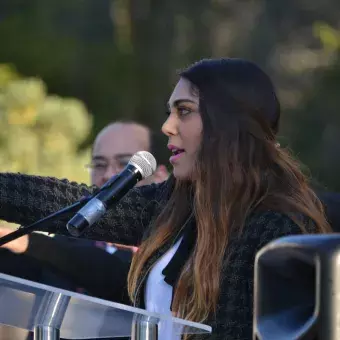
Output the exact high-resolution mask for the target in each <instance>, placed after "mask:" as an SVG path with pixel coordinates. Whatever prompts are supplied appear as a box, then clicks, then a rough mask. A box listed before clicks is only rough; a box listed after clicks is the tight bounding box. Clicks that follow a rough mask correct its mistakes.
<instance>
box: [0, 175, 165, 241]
mask: <svg viewBox="0 0 340 340" xmlns="http://www.w3.org/2000/svg"><path fill="white" fill-rule="evenodd" d="M162 185H163V184H152V185H148V186H142V187H137V188H134V189H132V190H130V191H129V192H128V194H127V195H125V196H124V197H123V198H122V199H121V200H120V201H119V202H118V203H117V204H115V205H114V206H112V207H111V208H109V209H108V211H107V213H106V214H105V215H104V216H103V218H101V219H100V221H98V222H97V223H96V224H94V225H93V226H92V227H91V228H88V230H87V231H85V232H84V234H83V235H82V237H85V238H90V239H96V240H103V241H108V242H117V243H122V244H128V245H137V244H139V243H140V241H141V239H142V236H143V233H144V231H145V229H146V228H147V227H148V224H149V222H150V219H151V216H152V214H153V209H151V208H150V205H149V203H150V202H152V200H154V199H155V197H156V196H157V193H158V191H159V187H160V186H162ZM95 190H96V188H95V187H88V186H86V185H84V184H81V185H79V184H77V183H74V182H69V181H67V180H58V179H56V178H51V177H40V176H29V175H23V174H14V173H1V174H0V219H3V220H6V221H8V222H13V223H18V224H21V225H29V224H30V223H33V222H35V221H38V220H39V219H41V218H43V217H46V216H48V215H50V214H52V213H54V212H56V211H58V210H60V209H62V208H64V207H67V206H69V205H71V204H73V203H75V202H77V201H78V200H79V199H81V198H82V197H84V196H87V195H90V194H92V193H93V192H94V191H95ZM151 206H152V204H151ZM68 220H69V218H67V219H64V220H63V221H61V222H59V223H53V224H51V226H50V228H49V229H48V230H44V231H48V232H51V233H58V234H65V235H68V236H69V234H68V232H67V230H66V227H65V226H66V222H67V221H68Z"/></svg>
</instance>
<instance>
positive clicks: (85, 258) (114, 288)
mask: <svg viewBox="0 0 340 340" xmlns="http://www.w3.org/2000/svg"><path fill="white" fill-rule="evenodd" d="M24 254H25V255H28V256H29V257H31V258H34V259H36V260H38V261H39V262H42V263H44V264H45V265H47V266H49V267H51V269H54V270H56V271H57V272H58V274H59V275H61V276H63V277H65V278H66V279H68V280H70V281H72V282H74V283H75V284H76V285H77V286H79V287H82V288H84V289H85V290H87V291H88V292H89V293H90V294H91V295H94V296H96V297H99V298H102V299H106V300H111V301H115V302H119V303H128V302H129V299H128V295H127V274H128V271H129V268H130V262H126V263H124V262H123V261H121V260H120V259H119V258H118V257H117V256H115V255H114V254H113V255H111V254H109V253H107V252H106V251H105V250H103V249H99V248H97V247H95V246H94V245H91V246H90V245H84V246H82V245H80V246H79V245H75V244H74V242H72V240H69V239H68V238H66V237H59V238H58V239H55V238H52V237H48V236H45V235H41V234H37V233H34V234H31V235H30V241H29V247H28V249H27V251H26V252H25V253H24ZM131 259H132V256H131Z"/></svg>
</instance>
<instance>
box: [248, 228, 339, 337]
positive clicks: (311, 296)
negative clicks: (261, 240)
mask: <svg viewBox="0 0 340 340" xmlns="http://www.w3.org/2000/svg"><path fill="white" fill-rule="evenodd" d="M255 339H256V340H273V339H275V340H338V339H340V234H327V235H297V236H289V237H283V238H280V239H278V240H275V241H273V242H271V243H270V244H268V245H267V246H265V247H264V248H262V249H261V250H260V251H259V252H258V253H257V255H256V260H255V278H254V324H253V340H255Z"/></svg>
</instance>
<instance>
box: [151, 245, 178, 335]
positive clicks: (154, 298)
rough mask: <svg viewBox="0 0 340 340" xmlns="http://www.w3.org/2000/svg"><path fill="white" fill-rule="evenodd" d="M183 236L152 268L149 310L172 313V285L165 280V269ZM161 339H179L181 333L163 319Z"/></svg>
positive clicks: (160, 326) (159, 328)
mask: <svg viewBox="0 0 340 340" xmlns="http://www.w3.org/2000/svg"><path fill="white" fill-rule="evenodd" d="M181 241H182V238H180V239H179V240H178V241H177V242H176V243H175V245H174V246H173V247H172V248H170V249H169V250H168V251H167V252H166V253H165V254H164V255H163V256H162V257H161V258H160V259H159V260H158V261H157V262H156V263H155V265H154V266H153V268H152V269H151V271H150V273H149V275H148V278H147V281H146V286H145V307H146V310H147V311H148V312H153V313H160V314H169V315H171V310H170V306H171V300H172V286H170V285H169V284H167V283H166V282H165V281H164V277H165V276H164V275H163V274H162V271H163V269H164V268H165V267H166V266H167V265H168V263H169V262H170V260H171V259H172V257H173V256H174V255H175V253H176V251H177V249H178V247H179V245H180V243H181ZM158 332H159V335H158V337H159V339H160V340H177V339H180V338H181V337H180V335H177V334H173V329H172V324H171V323H170V322H165V321H161V322H160V323H159V324H158ZM176 333H177V332H176Z"/></svg>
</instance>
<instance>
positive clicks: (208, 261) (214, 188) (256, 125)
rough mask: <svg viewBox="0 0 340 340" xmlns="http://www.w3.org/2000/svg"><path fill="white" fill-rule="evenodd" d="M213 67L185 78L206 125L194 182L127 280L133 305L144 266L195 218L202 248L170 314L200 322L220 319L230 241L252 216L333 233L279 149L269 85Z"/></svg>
mask: <svg viewBox="0 0 340 340" xmlns="http://www.w3.org/2000/svg"><path fill="white" fill-rule="evenodd" d="M213 63H214V61H203V62H201V63H199V64H196V65H194V66H193V67H191V68H190V69H189V70H187V71H185V72H184V73H182V76H183V77H186V78H187V79H189V80H190V81H191V82H192V84H193V86H194V88H195V90H196V91H198V93H199V97H200V112H201V116H202V121H203V137H202V139H203V140H202V143H201V147H200V150H199V152H198V155H197V164H196V166H195V169H194V172H193V174H194V178H195V180H194V181H193V182H192V183H189V182H182V181H176V184H175V187H174V189H173V192H172V195H171V197H170V199H169V201H168V203H167V204H166V206H165V207H164V209H163V211H162V213H161V214H160V216H158V218H157V220H156V228H155V231H154V232H153V233H152V234H151V235H150V236H149V238H147V239H146V240H145V241H144V242H143V243H142V244H141V246H140V248H139V250H138V252H137V253H136V254H135V256H134V259H133V262H132V265H131V269H130V273H129V277H128V289H129V294H130V297H131V299H133V297H134V294H135V291H136V289H137V280H138V278H139V276H140V274H141V271H142V269H143V267H144V265H145V263H146V261H147V260H148V259H149V258H150V257H151V256H152V255H153V254H154V253H155V252H156V251H157V249H159V248H160V247H161V246H162V245H163V244H165V243H166V242H167V241H168V240H169V238H171V237H172V236H173V235H174V233H176V232H177V231H178V230H179V229H180V227H181V225H182V224H183V223H184V222H185V220H186V219H187V217H188V214H189V213H190V212H192V213H193V215H194V217H195V220H196V226H197V241H196V246H195V249H194V251H193V253H192V255H191V257H190V258H189V260H188V261H187V263H185V265H184V267H183V269H182V272H181V274H180V278H179V281H178V283H177V286H176V288H175V291H174V300H173V306H172V311H173V313H174V314H175V315H176V316H178V317H181V318H185V319H188V320H191V321H196V322H202V321H204V320H206V319H207V317H208V316H209V315H210V314H211V313H214V312H215V311H216V306H217V302H218V296H219V288H220V279H221V270H222V265H223V264H224V259H225V250H226V248H227V246H228V242H229V239H230V236H231V233H233V232H237V233H241V232H242V228H243V226H244V225H245V222H246V219H247V217H249V215H250V214H251V213H252V212H254V211H256V210H259V209H265V210H273V211H277V212H281V213H283V214H286V215H288V216H291V217H292V219H294V218H295V217H297V216H298V215H299V214H302V215H303V216H305V217H307V218H309V219H308V220H310V221H312V223H313V224H314V225H315V226H316V232H320V233H321V232H327V231H330V227H329V225H328V223H327V221H326V219H325V217H324V212H323V208H322V204H321V203H320V201H319V200H318V198H317V197H316V195H315V194H314V192H313V191H312V190H311V189H310V187H309V185H308V179H307V178H306V177H305V176H304V175H303V174H302V172H301V171H300V167H299V164H298V163H297V162H296V161H295V160H293V159H292V157H291V156H290V155H289V152H288V151H286V150H284V149H282V148H280V147H278V145H277V143H276V140H275V133H276V131H277V129H278V117H279V105H278V102H277V99H276V96H275V92H274V90H273V87H272V84H271V82H270V80H269V78H268V77H267V76H266V75H265V74H264V73H263V72H262V71H261V70H260V69H259V68H257V67H256V66H255V65H254V64H252V63H249V62H245V61H238V60H236V61H235V60H233V59H225V62H223V63H222V62H221V61H218V62H217V64H215V65H214V64H213ZM235 70H236V71H235ZM235 72H236V74H235ZM271 115H272V116H271ZM192 196H193V200H192V201H190V199H189V198H190V197H192ZM294 216H295V217H294ZM303 220H304V219H303ZM301 221H302V220H301V219H299V218H296V223H298V224H299V225H300V226H301V229H302V231H303V232H304V231H305V229H306V227H307V226H306V225H304V224H303V223H302V222H301Z"/></svg>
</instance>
